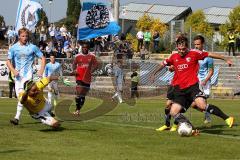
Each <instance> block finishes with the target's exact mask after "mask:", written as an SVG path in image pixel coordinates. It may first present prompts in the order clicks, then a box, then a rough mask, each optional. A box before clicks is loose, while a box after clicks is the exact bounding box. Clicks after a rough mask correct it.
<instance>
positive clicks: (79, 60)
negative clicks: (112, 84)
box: [73, 42, 98, 115]
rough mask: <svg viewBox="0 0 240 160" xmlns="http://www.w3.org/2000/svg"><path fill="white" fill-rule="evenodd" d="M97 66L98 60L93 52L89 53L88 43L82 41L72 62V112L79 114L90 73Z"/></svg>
mask: <svg viewBox="0 0 240 160" xmlns="http://www.w3.org/2000/svg"><path fill="white" fill-rule="evenodd" d="M97 68H98V61H97V59H96V57H95V55H94V54H92V53H89V43H88V42H83V44H82V53H79V54H78V55H77V56H76V57H75V60H74V62H73V73H74V74H75V76H76V83H77V86H76V98H75V101H76V110H75V112H74V113H73V114H75V115H79V114H80V110H81V108H82V106H83V105H84V102H85V96H86V94H87V93H88V91H89V89H90V83H91V77H92V73H93V72H94V71H95V70H96V69H97Z"/></svg>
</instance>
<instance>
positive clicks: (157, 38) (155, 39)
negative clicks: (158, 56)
mask: <svg viewBox="0 0 240 160" xmlns="http://www.w3.org/2000/svg"><path fill="white" fill-rule="evenodd" d="M159 41H160V36H159V33H158V32H157V31H154V33H153V50H154V52H158V45H159Z"/></svg>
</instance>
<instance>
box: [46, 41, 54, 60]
mask: <svg viewBox="0 0 240 160" xmlns="http://www.w3.org/2000/svg"><path fill="white" fill-rule="evenodd" d="M45 50H46V57H47V58H49V57H50V53H52V52H53V51H54V46H53V42H52V41H51V40H50V41H48V42H47V46H46V49H45Z"/></svg>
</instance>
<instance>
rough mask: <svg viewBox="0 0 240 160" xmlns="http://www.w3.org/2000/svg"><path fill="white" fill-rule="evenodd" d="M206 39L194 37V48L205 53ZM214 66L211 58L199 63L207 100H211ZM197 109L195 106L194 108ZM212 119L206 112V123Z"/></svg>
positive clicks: (200, 78) (199, 36) (200, 77)
mask: <svg viewBox="0 0 240 160" xmlns="http://www.w3.org/2000/svg"><path fill="white" fill-rule="evenodd" d="M204 42H205V40H204V37H203V36H201V35H197V36H196V37H194V46H195V48H196V49H198V50H200V51H204V48H203V46H204ZM213 68H214V65H213V59H212V58H210V57H207V58H205V59H204V60H200V61H199V71H198V79H199V81H200V84H201V86H202V88H203V91H204V93H205V95H206V98H209V96H210V92H211V77H212V75H213V72H214V69H213ZM193 107H195V106H193ZM210 122H211V117H210V113H208V112H205V120H204V123H206V124H207V123H210Z"/></svg>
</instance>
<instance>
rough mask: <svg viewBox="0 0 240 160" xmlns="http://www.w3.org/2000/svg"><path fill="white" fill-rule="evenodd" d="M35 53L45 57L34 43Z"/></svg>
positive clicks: (39, 56)
mask: <svg viewBox="0 0 240 160" xmlns="http://www.w3.org/2000/svg"><path fill="white" fill-rule="evenodd" d="M33 48H34V53H35V55H36V56H37V57H38V58H42V57H43V53H42V52H41V51H40V49H39V48H38V47H37V46H35V45H34V47H33Z"/></svg>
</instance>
